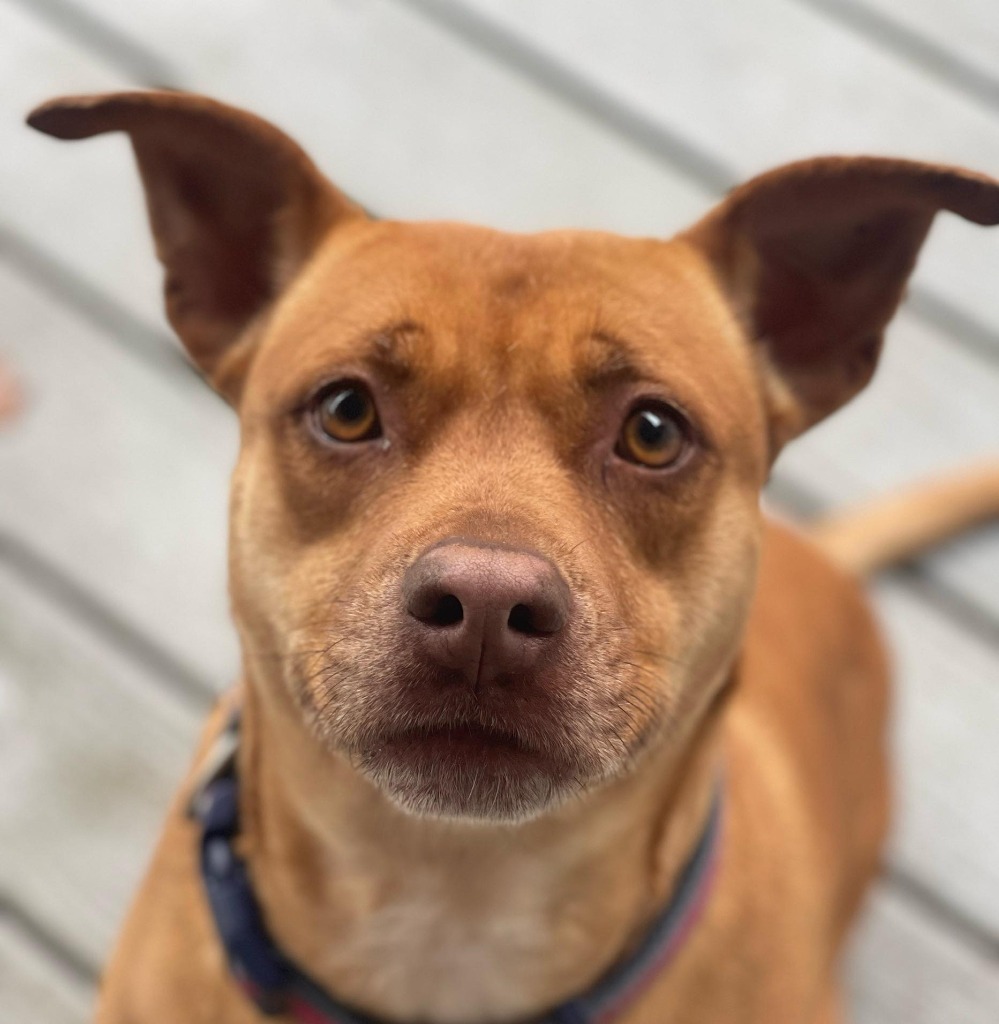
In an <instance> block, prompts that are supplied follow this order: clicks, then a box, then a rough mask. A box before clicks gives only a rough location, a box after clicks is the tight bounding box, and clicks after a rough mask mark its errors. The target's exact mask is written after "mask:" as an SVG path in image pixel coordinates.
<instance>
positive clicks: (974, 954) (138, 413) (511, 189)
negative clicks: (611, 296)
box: [0, 0, 999, 1024]
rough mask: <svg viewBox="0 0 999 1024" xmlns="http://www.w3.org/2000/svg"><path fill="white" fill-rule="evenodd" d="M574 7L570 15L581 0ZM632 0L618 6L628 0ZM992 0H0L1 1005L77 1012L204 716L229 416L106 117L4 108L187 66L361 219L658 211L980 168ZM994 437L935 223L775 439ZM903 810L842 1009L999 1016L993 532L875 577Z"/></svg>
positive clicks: (977, 319) (544, 220)
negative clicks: (18, 383)
mask: <svg viewBox="0 0 999 1024" xmlns="http://www.w3.org/2000/svg"><path fill="white" fill-rule="evenodd" d="M583 11H585V17H584V16H583V13H582V12H583ZM625 12H626V13H625ZM997 57H999V17H997V15H996V12H995V5H994V0H951V2H950V3H949V4H948V5H947V7H946V12H945V13H944V12H943V9H942V8H941V7H940V5H939V3H938V2H937V0H907V2H906V3H905V4H901V3H897V2H895V0H746V2H744V3H731V2H724V0H702V2H701V3H698V4H684V3H680V2H677V0H631V2H630V3H628V4H621V3H615V2H614V0H586V2H585V4H573V3H570V2H569V0H295V2H294V3H287V2H285V3H281V2H279V0H212V2H211V3H199V4H195V3H194V2H193V0H187V2H181V0H173V2H168V0H159V2H143V3H133V4H128V3H122V2H121V0H0V110H2V115H3V116H2V117H0V358H2V359H4V360H6V361H8V362H9V363H11V364H12V365H13V366H14V367H15V368H16V369H17V371H18V373H19V374H20V376H21V377H22V379H23V380H24V382H25V384H26V388H27V390H28V398H29V408H28V411H27V413H26V415H25V416H24V418H23V419H22V420H21V421H20V422H19V423H18V424H16V425H15V426H13V427H12V428H9V429H7V430H5V431H2V432H0V780H2V784H0V1022H2V1024H57V1022H58V1024H72V1022H77V1021H82V1020H84V1019H86V1016H87V1009H88V1005H89V1003H90V1000H91V995H92V989H93V986H94V983H95V978H96V976H97V971H98V966H99V964H100V963H101V961H102V960H103V958H104V956H105V953H106V951H107V949H108V945H109V943H110V942H111V940H112V937H113V936H114V934H115V932H116V929H117V926H118V923H119V920H120V918H121V915H122V912H123V909H124V906H125V902H126V900H127V898H128V896H129V893H130V892H131V891H132V889H133V888H134V886H135V884H136V882H137V879H138V877H139V874H140V872H141V870H142V866H143V863H144V861H145V858H146V857H147V855H148V851H149V848H150V844H151V842H152V839H153V836H154V834H155V831H156V829H157V825H158V822H159V820H160V818H161V816H162V813H163V808H164V805H165V801H166V800H167V798H168V795H169V793H170V791H171V788H172V786H173V785H174V783H175V782H176V780H177V778H178V777H179V774H180V772H181V770H182V767H183V765H184V763H185V761H186V758H187V756H188V753H189V750H190V748H191V744H192V738H193V735H194V731H195V728H196V726H197V723H198V720H199V718H200V716H201V715H202V714H203V712H204V710H205V708H206V707H207V705H208V703H209V702H210V700H211V697H212V694H213V693H214V692H216V691H217V690H218V689H219V688H221V687H222V686H223V685H224V684H225V683H226V682H227V681H228V680H230V679H231V678H232V676H233V674H234V671H235V669H236V648H235V643H234V639H233V635H232V630H231V627H230V626H229V624H228V618H227V612H226V602H225V585H224V545H225V535H224V531H225V496H226V482H227V475H228V471H229V467H230V466H231V464H232V460H233V454H234V451H235V425H234V422H233V420H232V418H231V416H230V415H229V413H228V412H227V410H226V409H225V408H224V407H223V406H222V404H221V403H220V402H219V401H218V400H217V399H215V398H214V397H213V396H212V394H210V393H209V391H208V390H207V389H206V388H205V387H203V386H202V385H201V384H200V382H199V381H198V380H197V379H196V377H195V375H194V374H193V373H191V372H190V370H189V369H188V368H187V366H186V364H185V363H184V361H183V360H182V359H181V358H180V356H179V355H178V352H177V349H176V347H175V346H174V344H173V342H172V341H171V340H170V337H169V334H168V331H167V330H166V328H165V326H164V323H163V319H162V316H161V313H160V293H159V288H160V283H159V274H158V268H157V266H156V264H155V261H154V259H153V257H152V252H151V246H150V244H149V241H148V237H147V229H146V226H145V220H144V213H143V207H142V200H141V196H140V193H139V188H138V185H137V181H136V177H135V174H134V171H133V167H132V164H131V159H130V157H129V154H128V152H127V145H126V143H125V141H124V140H123V139H121V138H113V139H110V138H109V139H106V140H100V141H94V142H91V143H89V144H86V145H79V146H64V145H60V144H57V143H55V142H53V141H51V140H49V139H46V138H43V137H41V136H38V135H35V134H33V133H31V132H29V131H27V130H26V129H24V128H23V127H22V125H21V120H22V117H23V114H24V113H25V111H26V110H27V109H29V107H31V106H32V105H33V104H34V103H36V102H38V101H40V100H42V99H45V98H47V97H49V96H51V95H54V94H57V93H62V92H83V91H97V90H106V89H115V88H123V87H134V86H145V85H175V86H182V87H185V88H190V89H196V90H199V91H203V92H208V93H211V94H214V95H216V96H218V97H220V98H223V99H226V100H229V101H231V102H236V103H239V104H242V105H245V106H248V107H250V108H252V109H254V110H256V111H257V112H259V113H261V114H263V115H264V116H267V117H270V118H272V119H274V120H275V121H277V122H278V123H279V124H281V125H282V126H283V127H285V128H286V129H287V130H289V131H290V132H291V133H292V134H293V135H295V136H296V137H297V138H298V139H299V140H300V141H302V142H303V144H305V145H306V147H307V148H308V149H309V150H310V151H311V152H312V154H313V155H314V156H315V157H316V158H317V160H318V161H319V163H320V164H321V165H322V166H323V167H324V168H325V169H326V170H327V171H328V172H329V173H330V175H331V176H332V177H333V178H334V180H336V181H337V182H338V183H339V184H340V185H341V186H342V187H344V188H345V189H346V190H347V191H349V192H350V193H351V194H353V195H355V196H356V197H358V198H359V199H360V200H362V201H363V202H364V203H365V204H367V205H368V206H370V207H371V208H373V209H376V210H378V211H379V212H382V213H387V214H392V215H398V216H403V217H413V218H420V217H434V218H441V217H446V218H459V219H468V220H482V221H486V222H491V223H493V224H496V225H499V226H504V227H510V228H518V229H531V228H541V227H548V226H554V225H578V226H600V227H606V228H611V229H616V230H620V231H624V232H631V233H640V234H661V235H666V234H668V233H670V232H671V231H672V230H673V229H676V228H678V227H680V226H682V225H683V224H685V223H686V222H688V221H689V220H691V219H692V218H693V217H695V216H696V215H697V214H698V213H699V212H700V211H701V210H703V209H704V208H705V207H706V205H707V204H708V203H710V202H711V201H712V200H713V199H714V198H715V197H716V196H717V195H718V194H719V193H720V191H722V190H723V189H724V188H726V187H727V186H728V185H730V184H731V183H733V182H735V181H736V180H738V179H740V178H742V177H744V176H746V175H748V174H750V173H752V172H755V171H758V170H762V169H764V168H765V167H767V166H770V165H772V164H775V163H777V162H780V161H783V160H786V159H789V158H792V157H796V156H803V155H808V154H812V153H817V152H876V153H895V154H902V155H910V156H918V157H926V158H930V159H939V160H942V161H945V162H949V163H958V164H966V165H968V166H971V167H974V168H977V169H980V170H983V171H987V172H991V173H992V174H999V60H997V59H996V58H997ZM985 453H992V454H993V455H999V232H992V233H990V232H987V231H983V230H980V229H977V228H973V227H970V226H968V225H965V224H963V223H960V222H958V221H957V220H956V219H955V218H944V219H942V220H941V222H940V223H939V224H938V226H937V227H936V228H935V229H934V233H933V236H932V238H931V241H930V244H929V246H928V248H927V250H926V253H925V257H924V259H923V261H922V263H921V265H920V269H919V271H918V272H917V275H916V279H915V285H914V287H913V289H912V294H911V297H910V300H909V301H908V303H907V307H906V310H905V311H904V313H903V314H902V315H901V316H900V317H899V319H898V321H897V323H896V325H895V327H894V329H893V330H892V332H891V335H890V343H889V349H888V353H887V356H886V359H885V361H884V365H883V368H882V370H881V371H880V373H879V375H878V378H877V380H876V382H875V384H874V386H873V387H872V388H871V389H870V390H869V392H868V393H866V394H865V395H864V396H863V397H862V398H861V399H860V400H858V401H857V402H856V403H855V404H854V405H853V406H851V407H850V408H849V409H848V410H847V411H845V412H844V413H843V414H841V415H840V416H837V417H835V418H834V419H833V420H832V421H831V422H829V423H828V424H826V425H824V426H822V427H821V428H819V429H818V430H816V431H815V433H814V434H813V435H810V436H809V437H808V438H807V439H806V440H804V441H802V442H801V443H800V444H798V445H797V446H795V447H793V448H792V450H791V451H789V452H788V453H787V455H786V457H784V458H783V459H782V460H781V463H780V466H779V471H778V473H777V476H776V480H775V483H774V488H773V494H772V495H771V497H772V500H773V502H774V504H776V505H778V506H781V507H782V508H783V509H784V510H785V511H787V512H789V513H790V514H792V515H809V514H813V513H815V512H817V511H820V510H822V509H825V508H829V507H834V506H837V505H839V504H841V503H843V502H846V501H849V500H853V499H857V498H862V497H864V496H865V495H869V494H875V493H878V492H880V491H882V490H883V489H885V488H887V487H888V486H890V485H892V484H895V483H900V482H904V481H907V480H911V479H914V478H915V477H917V476H919V475H922V474H924V473H928V472H933V471H934V470H937V469H941V468H946V467H953V466H956V465H959V464H960V463H962V462H963V461H967V460H968V459H970V458H972V457H973V456H977V455H982V454H985ZM874 592H875V595H876V599H877V602H878V604H879V606H880V609H881V611H882V613H883V617H884V622H885V625H886V629H887V631H888V633H889V635H890V638H891V641H892V644H893V646H894V650H895V651H896V655H897V667H898V696H897V708H896V726H895V736H894V739H895V751H896V760H897V763H898V772H899V800H898V823H897V829H896V835H895V839H894V842H893V846H892V852H891V857H890V864H889V867H888V870H887V873H886V876H885V879H884V881H883V883H882V884H881V885H880V888H879V890H878V892H877V893H876V895H875V897H874V898H873V899H872V901H871V903H870V906H869V909H868V912H867V914H866V917H865V919H864V921H863V924H862V927H861V928H860V930H859V932H858V934H857V937H856V940H855V942H854V945H853V949H852V954H851V957H850V962H849V965H848V974H849V982H850V989H851V995H852V1002H853V1007H854V1019H855V1020H856V1021H859V1022H863V1024H889V1022H891V1024H895V1022H905V1024H976V1022H977V1024H986V1022H994V1021H996V1020H997V1019H999V853H997V850H999V738H997V737H999V528H997V527H993V528H990V529H985V530H982V531H979V532H978V533H977V534H976V535H974V536H970V537H967V538H964V539H962V540H960V541H959V542H956V543H954V544H951V545H949V546H948V547H947V548H946V549H944V550H941V551H939V552H936V553H935V554H934V555H933V556H932V557H930V558H927V559H926V560H925V561H922V562H920V563H919V564H917V565H911V566H906V567H904V568H902V569H900V570H898V571H896V572H894V573H892V574H890V575H888V576H886V577H884V578H882V579H880V580H879V581H877V582H876V583H875V585H874Z"/></svg>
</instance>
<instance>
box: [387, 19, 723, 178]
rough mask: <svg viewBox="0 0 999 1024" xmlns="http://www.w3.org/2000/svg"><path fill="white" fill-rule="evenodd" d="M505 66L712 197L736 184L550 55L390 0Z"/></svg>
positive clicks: (477, 22)
mask: <svg viewBox="0 0 999 1024" xmlns="http://www.w3.org/2000/svg"><path fill="white" fill-rule="evenodd" d="M396 2H397V3H400V4H402V5H403V6H405V7H409V8H411V9H412V10H414V11H416V12H417V13H418V14H420V15H422V16H423V17H425V18H427V19H428V20H430V21H432V22H434V23H436V24H438V25H440V26H442V27H443V28H445V29H447V30H448V31H449V32H451V33H452V34H454V35H456V36H458V37H459V38H460V39H462V40H463V41H464V42H466V43H468V44H469V45H470V46H472V47H473V48H475V49H477V50H479V51H481V52H483V53H485V54H486V56H488V57H491V58H493V59H495V60H497V61H498V62H499V63H501V64H503V65H506V66H507V67H509V68H511V69H512V70H513V71H515V72H517V73H519V74H521V75H523V76H524V77H525V78H527V79H528V80H530V81H531V82H533V83H534V84H536V85H539V86H540V87H541V88H543V89H545V90H547V91H548V92H550V93H552V94H553V95H554V96H556V97H557V98H558V99H560V100H562V101H563V102H564V103H566V104H567V105H568V106H570V107H572V108H573V109H574V110H576V111H578V112H579V113H581V114H583V115H584V116H586V117H589V118H591V119H592V120H594V121H596V122H597V123H599V124H600V125H602V126H603V127H605V128H609V129H610V130H611V131H612V132H614V133H615V134H617V135H619V136H620V137H621V138H623V139H624V140H625V141H626V142H628V143H630V144H631V145H633V146H635V147H636V148H638V149H640V150H642V151H644V152H646V153H648V154H650V155H651V156H653V157H655V158H657V159H659V160H662V161H664V162H665V163H666V164H668V165H669V166H670V167H671V168H672V169H673V170H674V171H676V172H677V173H678V174H681V175H683V176H684V177H686V178H688V179H691V180H693V181H694V182H696V183H697V184H699V185H701V186H703V187H706V188H707V189H708V190H709V191H710V192H712V193H714V194H720V193H722V192H725V191H727V190H728V189H730V188H731V187H732V186H733V185H735V184H737V182H738V175H737V174H736V173H735V170H734V169H733V168H731V167H729V166H728V164H727V163H725V162H724V161H723V160H721V159H719V158H718V157H716V156H714V155H712V154H710V153H708V152H707V151H705V150H703V149H701V148H700V147H698V146H695V145H693V144H691V143H690V142H688V141H687V140H686V139H685V138H683V137H682V136H681V135H680V134H679V133H677V132H673V131H671V130H670V129H668V128H666V127H665V126H663V125H662V124H660V123H658V122H657V121H654V120H652V119H651V118H649V117H647V116H646V115H645V114H643V113H642V112H641V111H639V110H636V109H634V108H633V107H631V106H630V105H628V104H627V103H624V102H622V101H621V100H619V99H618V98H616V97H615V96H612V95H611V94H610V93H608V92H606V91H605V90H603V89H601V88H599V87H598V86H596V85H594V84H593V83H592V82H591V81H589V80H588V79H587V78H584V77H583V76H582V75H579V74H577V73H576V72H575V71H573V70H572V69H571V68H569V67H567V66H566V65H565V64H563V63H562V62H560V61H557V60H555V59H554V58H552V57H551V55H550V54H547V53H545V52H544V50H542V49H540V48H539V47H536V46H535V45H534V44H533V43H531V42H529V41H527V40H526V39H524V38H523V37H522V36H519V35H517V34H515V33H513V32H510V31H509V30H508V29H506V28H503V27H501V26H500V25H497V24H496V23H495V22H493V21H492V20H491V19H489V18H487V17H484V16H483V15H482V14H480V13H478V12H477V11H472V10H470V9H468V8H466V7H463V6H461V5H460V4H454V3H448V2H447V0H396Z"/></svg>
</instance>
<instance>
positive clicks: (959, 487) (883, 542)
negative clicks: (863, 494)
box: [809, 461, 999, 575]
mask: <svg viewBox="0 0 999 1024" xmlns="http://www.w3.org/2000/svg"><path fill="white" fill-rule="evenodd" d="M993 517H999V461H991V462H987V463H983V464H981V465H977V466H974V467H970V468H967V469H963V470H961V471H959V472H956V473H953V474H950V475H948V476H944V477H939V478H937V479H934V480H932V481H927V482H925V483H922V484H916V485H914V486H912V487H907V488H905V489H904V490H899V491H896V492H894V493H890V494H887V495H885V496H884V497H881V498H877V499H875V500H873V501H871V502H869V503H864V504H861V505H858V506H857V507H855V508H847V509H845V510H843V511H842V512H836V513H833V514H832V515H830V516H828V517H827V518H825V519H820V520H818V521H817V522H815V523H813V524H812V526H811V527H810V530H809V532H810V534H811V536H812V538H813V540H815V542H816V543H817V544H818V545H819V547H821V548H822V549H823V550H824V551H825V552H826V553H827V554H828V555H829V556H830V557H831V558H832V559H833V560H834V561H836V562H838V563H839V564H840V565H842V566H844V567H845V568H847V569H849V570H851V571H853V572H856V573H859V574H861V575H864V574H866V573H871V572H874V571H876V570H877V569H881V568H884V567H885V566H888V565H891V564H893V563H895V562H902V561H905V560H906V559H909V558H912V557H914V556H916V555H918V554H920V553H921V552H922V551H924V550H926V549H927V548H929V547H932V546H933V545H934V544H937V543H939V542H940V541H943V540H946V539H947V538H948V537H951V536H953V535H954V534H956V533H960V532H961V531H962V530H967V529H970V528H971V527H973V526H976V525H978V524H979V523H984V522H986V521H987V520H989V519H992V518H993Z"/></svg>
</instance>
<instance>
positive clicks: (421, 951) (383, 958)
mask: <svg viewBox="0 0 999 1024" xmlns="http://www.w3.org/2000/svg"><path fill="white" fill-rule="evenodd" d="M452 881H453V880H452ZM482 882H483V884H481V885H476V886H474V887H472V888H471V889H463V890H459V891H456V890H455V888H454V886H453V884H449V880H448V879H447V878H445V877H442V876H436V877H434V876H431V877H428V878H424V879H418V880H415V884H413V885H412V886H411V887H409V889H408V891H407V892H406V893H405V894H404V895H402V896H399V897H396V898H393V899H392V900H389V901H387V902H386V903H384V904H383V905H382V906H380V907H378V908H377V909H374V910H373V911H372V912H370V913H368V914H365V915H363V916H362V917H361V918H360V919H359V920H358V921H356V922H355V923H354V925H353V926H352V927H351V928H350V929H349V930H348V931H347V932H346V934H344V935H343V936H342V938H341V939H340V940H338V942H337V943H336V946H335V948H333V949H331V951H330V956H329V961H328V963H329V967H330V970H331V974H332V975H333V976H337V977H342V978H344V979H345V980H346V981H348V984H349V985H350V987H351V988H352V989H353V988H356V991H357V994H358V998H359V999H360V998H363V1001H364V1002H365V1003H366V1004H370V1005H377V1006H379V1007H380V1009H381V1012H382V1013H383V1014H385V1015H386V1016H393V1017H395V1016H397V1017H400V1018H402V1019H417V1020H430V1021H434V1022H435V1024H438V1022H439V1024H459V1022H461V1024H467V1022H468V1021H470V1020H474V1021H489V1020H497V1019H504V1018H507V1019H508V1018H510V1017H517V1016H524V1015H526V1014H527V1013H529V1012H530V1011H531V1010H532V1009H534V1007H535V1006H536V1005H537V1004H536V999H537V993H544V992H545V991H546V990H547V989H548V988H549V986H550V985H551V981H552V978H553V977H556V978H557V977H558V975H559V974H560V973H561V970H560V966H561V964H562V962H563V961H564V959H565V958H564V953H565V945H566V944H565V942H564V941H563V939H564V938H565V936H564V935H562V934H561V933H562V932H563V931H564V927H565V922H564V919H563V920H562V922H560V926H559V928H558V931H559V934H558V935H557V934H556V926H555V920H556V918H555V915H554V914H551V913H549V912H548V910H547V908H548V907H549V906H550V903H549V898H548V896H547V894H546V893H545V892H544V891H543V890H542V884H543V883H542V880H541V879H540V878H526V877H523V876H522V877H520V878H518V879H514V880H510V879H504V880H499V879H497V880H496V882H495V884H494V885H492V886H490V885H488V884H486V880H485V879H483V880H482ZM549 892H550V890H549ZM569 945H570V946H571V945H574V944H573V943H571V942H570V943H569ZM563 969H564V968H563ZM542 998H543V995H542Z"/></svg>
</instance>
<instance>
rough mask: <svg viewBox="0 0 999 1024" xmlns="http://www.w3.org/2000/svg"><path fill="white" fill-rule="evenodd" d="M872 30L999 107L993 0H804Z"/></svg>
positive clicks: (907, 56)
mask: <svg viewBox="0 0 999 1024" xmlns="http://www.w3.org/2000/svg"><path fill="white" fill-rule="evenodd" d="M804 2H806V3H811V4H812V5H813V6H816V7H818V8H819V9H820V10H824V11H826V12H827V13H829V14H830V16H832V17H837V18H841V19H843V21H844V22H845V23H846V24H848V25H852V26H853V27H854V28H855V29H856V30H857V31H859V32H863V33H865V34H867V35H870V36H871V37H872V38H873V39H874V40H876V41H877V42H879V43H880V44H881V45H882V46H884V47H885V48H887V49H888V50H890V51H891V52H892V53H894V54H896V55H897V56H898V57H900V58H901V59H903V60H908V61H910V62H912V63H913V64H915V65H917V66H918V67H920V68H922V69H923V70H924V71H925V72H927V73H929V74H938V75H940V76H941V77H942V78H943V79H944V80H945V81H947V82H949V83H951V84H952V85H953V86H954V87H955V88H957V89H961V90H963V91H964V92H965V93H966V95H968V96H969V97H970V98H971V99H973V100H977V101H978V102H980V103H982V104H983V105H985V106H986V107H990V108H991V109H992V110H993V111H995V110H997V109H999V72H997V68H996V54H997V53H999V21H997V20H996V16H995V5H994V4H993V3H992V2H991V0H956V2H954V3H949V4H948V5H947V13H946V17H941V16H940V15H941V9H940V5H939V4H937V3H935V2H934V0H908V2H907V3H904V4H898V3H892V0H804Z"/></svg>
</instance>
